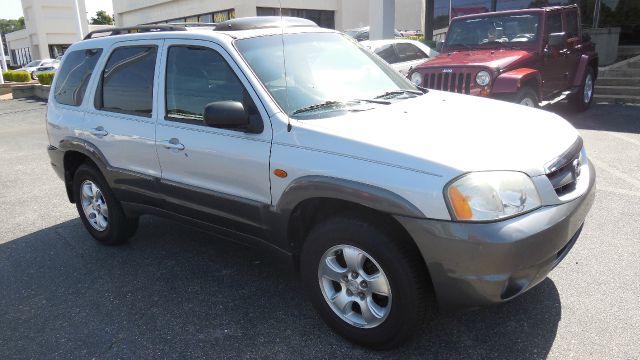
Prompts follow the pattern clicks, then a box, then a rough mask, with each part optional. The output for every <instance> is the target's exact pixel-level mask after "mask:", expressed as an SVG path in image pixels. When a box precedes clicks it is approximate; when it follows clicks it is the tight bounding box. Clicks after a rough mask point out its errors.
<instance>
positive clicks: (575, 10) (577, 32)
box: [562, 9, 580, 40]
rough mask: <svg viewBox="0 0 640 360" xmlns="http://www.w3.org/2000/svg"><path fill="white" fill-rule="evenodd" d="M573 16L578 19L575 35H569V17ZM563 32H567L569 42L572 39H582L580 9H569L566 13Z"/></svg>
mask: <svg viewBox="0 0 640 360" xmlns="http://www.w3.org/2000/svg"><path fill="white" fill-rule="evenodd" d="M571 14H573V15H574V16H575V19H576V27H575V32H576V33H575V34H572V35H569V16H570V15H571ZM562 21H563V26H562V28H563V30H564V32H565V34H566V35H567V40H570V39H577V38H579V37H580V16H578V9H568V10H566V11H565V12H564V16H563V19H562Z"/></svg>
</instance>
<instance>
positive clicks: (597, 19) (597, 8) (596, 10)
mask: <svg viewBox="0 0 640 360" xmlns="http://www.w3.org/2000/svg"><path fill="white" fill-rule="evenodd" d="M600 6H601V5H600V0H596V1H595V5H594V7H593V28H594V29H597V28H598V23H599V22H600Z"/></svg>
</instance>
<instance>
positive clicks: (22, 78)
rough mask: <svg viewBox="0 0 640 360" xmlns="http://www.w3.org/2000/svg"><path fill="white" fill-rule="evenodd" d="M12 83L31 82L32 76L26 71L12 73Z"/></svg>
mask: <svg viewBox="0 0 640 360" xmlns="http://www.w3.org/2000/svg"><path fill="white" fill-rule="evenodd" d="M11 81H16V82H29V81H31V75H29V73H28V72H26V71H11Z"/></svg>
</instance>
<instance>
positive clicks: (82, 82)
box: [53, 49, 102, 106]
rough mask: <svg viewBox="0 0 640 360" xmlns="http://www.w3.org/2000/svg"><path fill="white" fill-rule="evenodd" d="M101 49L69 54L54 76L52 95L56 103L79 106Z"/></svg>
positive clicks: (77, 51)
mask: <svg viewBox="0 0 640 360" xmlns="http://www.w3.org/2000/svg"><path fill="white" fill-rule="evenodd" d="M101 54H102V49H85V50H76V51H72V52H70V53H69V54H68V55H67V57H66V58H65V60H64V62H63V63H62V65H61V66H60V69H59V70H58V73H57V74H56V76H55V77H56V84H55V88H54V89H53V94H54V98H55V100H56V102H58V103H60V104H65V105H71V106H80V104H82V100H83V99H84V93H85V92H86V90H87V85H88V83H89V79H91V74H92V73H93V69H94V68H95V67H96V63H97V62H98V59H100V55H101Z"/></svg>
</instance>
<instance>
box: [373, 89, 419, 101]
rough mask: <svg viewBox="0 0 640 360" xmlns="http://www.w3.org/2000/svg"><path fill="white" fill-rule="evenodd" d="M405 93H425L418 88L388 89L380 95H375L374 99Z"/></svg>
mask: <svg viewBox="0 0 640 360" xmlns="http://www.w3.org/2000/svg"><path fill="white" fill-rule="evenodd" d="M405 94H413V95H422V94H424V93H423V92H422V91H418V90H391V91H387V92H386V93H384V94H382V95H378V96H376V97H374V99H382V98H386V97H390V96H395V95H405Z"/></svg>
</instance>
